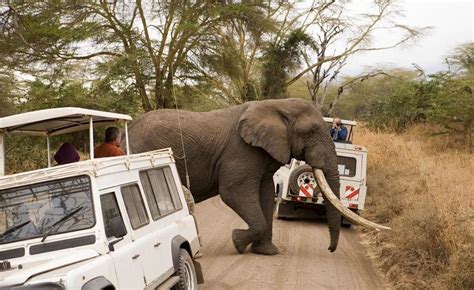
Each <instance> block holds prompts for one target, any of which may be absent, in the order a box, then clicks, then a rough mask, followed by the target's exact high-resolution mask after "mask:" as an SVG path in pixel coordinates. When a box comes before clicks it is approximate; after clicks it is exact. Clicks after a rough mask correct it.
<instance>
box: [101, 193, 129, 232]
mask: <svg viewBox="0 0 474 290" xmlns="http://www.w3.org/2000/svg"><path fill="white" fill-rule="evenodd" d="M109 194H110V195H112V197H113V198H114V201H115V205H117V210H118V213H119V216H120V218H121V219H122V222H123V224H125V221H124V218H123V214H122V211H121V210H120V204H119V202H118V198H117V193H116V191H110V192H107V193H104V194H101V195H99V200H100V211H101V213H102V223H103V224H104V233H105V237H106V239H107V240H113V239H114V238H117V237H115V236H114V235H113V236H111V237H108V236H107V229H106V227H105V217H104V206H103V204H102V197H104V196H106V195H109ZM124 203H125V201H124ZM125 210H126V209H125ZM127 214H128V212H127ZM130 225H131V224H130ZM125 230H126V232H127V233H126V234H125V236H126V235H128V230H127V227H125Z"/></svg>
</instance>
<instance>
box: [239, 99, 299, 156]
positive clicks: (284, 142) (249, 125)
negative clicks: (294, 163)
mask: <svg viewBox="0 0 474 290" xmlns="http://www.w3.org/2000/svg"><path fill="white" fill-rule="evenodd" d="M238 131H239V134H240V136H241V137H242V138H243V139H244V141H245V142H246V143H248V144H250V145H252V146H256V147H260V148H263V149H264V150H265V151H267V152H268V153H269V154H270V155H271V156H272V157H273V158H275V159H276V160H278V161H280V162H281V163H283V164H286V163H288V162H289V160H290V143H289V142H290V140H289V139H288V137H289V134H288V125H287V121H286V119H285V118H284V116H283V114H281V113H280V112H279V111H278V109H277V108H276V107H275V106H271V104H266V102H265V101H260V102H251V103H249V106H248V108H247V110H246V111H245V112H244V113H243V114H242V116H241V117H240V119H239V123H238Z"/></svg>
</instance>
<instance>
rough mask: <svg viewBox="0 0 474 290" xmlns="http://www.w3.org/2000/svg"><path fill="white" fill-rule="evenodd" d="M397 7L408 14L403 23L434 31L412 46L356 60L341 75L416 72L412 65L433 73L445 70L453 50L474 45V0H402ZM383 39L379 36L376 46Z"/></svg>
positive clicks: (358, 57)
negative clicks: (379, 69) (371, 71)
mask: <svg viewBox="0 0 474 290" xmlns="http://www.w3.org/2000/svg"><path fill="white" fill-rule="evenodd" d="M357 2H359V0H358V1H357ZM398 5H399V6H400V7H401V8H402V9H403V10H404V11H405V18H401V19H400V23H404V24H407V25H410V26H415V27H426V26H432V29H431V30H429V31H428V32H427V34H426V35H425V36H424V37H423V38H421V39H420V40H419V41H418V42H416V43H415V44H412V45H410V46H407V47H403V48H396V49H390V50H386V51H380V52H370V53H366V54H364V55H358V56H355V57H354V58H352V59H351V61H350V62H349V63H348V64H347V66H346V67H345V68H344V71H343V72H342V74H344V75H355V74H359V73H361V72H363V71H364V70H367V66H371V67H400V68H413V66H412V63H416V64H417V65H419V66H420V67H421V68H422V69H423V70H425V72H427V73H434V72H438V71H441V70H444V69H446V65H445V63H444V61H443V59H444V57H445V56H446V55H448V54H449V53H450V52H451V51H452V50H453V48H455V47H456V46H457V45H459V44H462V43H466V42H474V16H473V15H474V0H431V1H428V0H399V2H398ZM383 38H384V36H383V35H377V37H376V38H374V42H373V43H374V44H377V41H383Z"/></svg>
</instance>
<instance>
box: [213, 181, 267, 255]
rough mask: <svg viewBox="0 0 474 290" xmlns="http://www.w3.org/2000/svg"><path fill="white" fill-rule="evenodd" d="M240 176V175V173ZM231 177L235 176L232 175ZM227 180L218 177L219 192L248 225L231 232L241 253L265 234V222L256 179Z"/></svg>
mask: <svg viewBox="0 0 474 290" xmlns="http://www.w3.org/2000/svg"><path fill="white" fill-rule="evenodd" d="M241 176H242V175H241ZM233 178H236V177H235V175H233ZM245 178H246V176H245V177H244V178H243V179H242V180H236V179H232V180H230V179H229V180H228V182H225V180H226V177H221V178H220V179H219V193H220V196H221V198H222V200H223V201H224V203H225V204H227V205H228V206H229V207H230V208H232V209H233V210H234V211H235V212H236V213H237V214H238V215H239V216H240V217H241V218H242V219H243V220H244V221H245V222H246V223H247V225H248V226H249V228H248V229H247V230H242V229H236V230H234V231H233V232H232V240H233V242H234V246H235V248H236V249H237V251H238V252H239V253H240V254H242V253H244V252H245V249H247V247H248V245H250V244H251V243H255V242H258V241H261V240H262V239H263V238H264V237H265V235H266V234H267V229H268V227H267V222H266V221H265V216H264V215H263V211H262V208H261V207H260V200H259V192H258V184H259V182H258V180H248V179H245Z"/></svg>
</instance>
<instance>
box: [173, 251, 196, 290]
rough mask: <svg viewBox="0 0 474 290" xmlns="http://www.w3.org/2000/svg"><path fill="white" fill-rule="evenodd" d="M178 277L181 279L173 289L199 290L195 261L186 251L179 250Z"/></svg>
mask: <svg viewBox="0 0 474 290" xmlns="http://www.w3.org/2000/svg"><path fill="white" fill-rule="evenodd" d="M176 275H177V276H178V277H179V282H178V283H177V284H176V285H175V287H173V289H179V290H191V289H197V285H198V282H197V276H196V270H195V269H194V263H193V259H192V258H191V256H190V255H189V253H188V251H186V250H185V249H180V250H179V264H178V270H177V271H176Z"/></svg>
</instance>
